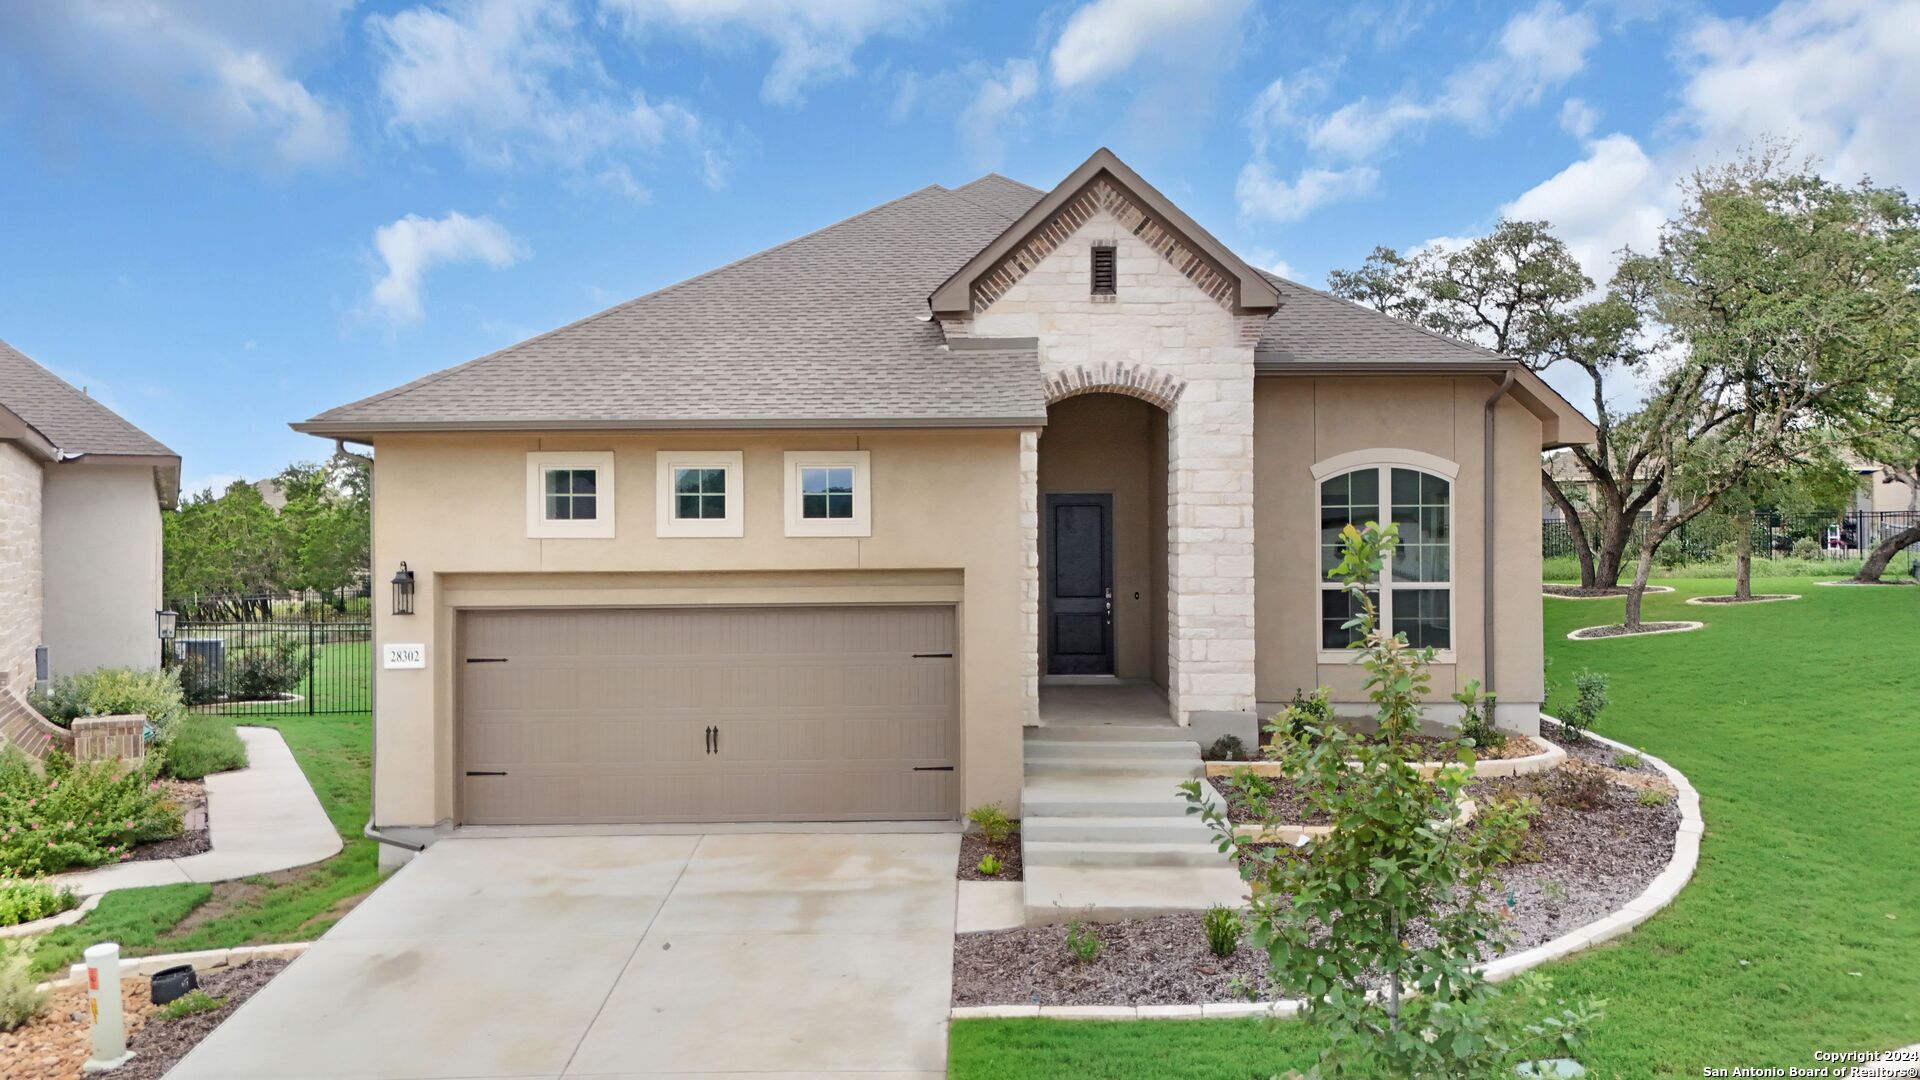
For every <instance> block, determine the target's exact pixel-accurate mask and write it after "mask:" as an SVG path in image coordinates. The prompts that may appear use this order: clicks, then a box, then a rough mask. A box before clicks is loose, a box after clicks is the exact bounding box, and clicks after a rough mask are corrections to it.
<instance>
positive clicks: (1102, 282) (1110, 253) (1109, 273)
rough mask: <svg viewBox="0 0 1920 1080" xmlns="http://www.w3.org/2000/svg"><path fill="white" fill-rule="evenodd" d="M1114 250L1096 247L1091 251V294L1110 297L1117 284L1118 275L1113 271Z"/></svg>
mask: <svg viewBox="0 0 1920 1080" xmlns="http://www.w3.org/2000/svg"><path fill="white" fill-rule="evenodd" d="M1114 255H1115V252H1114V249H1113V248H1110V247H1096V248H1094V249H1093V294H1094V295H1095V296H1112V295H1113V294H1114V292H1115V291H1116V289H1115V287H1116V285H1117V284H1118V275H1117V273H1116V272H1115V269H1114Z"/></svg>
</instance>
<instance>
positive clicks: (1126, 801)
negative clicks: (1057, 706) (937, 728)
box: [1020, 724, 1247, 926]
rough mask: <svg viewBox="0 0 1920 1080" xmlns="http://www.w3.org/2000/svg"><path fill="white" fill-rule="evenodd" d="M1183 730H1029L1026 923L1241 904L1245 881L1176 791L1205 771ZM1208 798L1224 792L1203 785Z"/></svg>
mask: <svg viewBox="0 0 1920 1080" xmlns="http://www.w3.org/2000/svg"><path fill="white" fill-rule="evenodd" d="M1183 734H1184V732H1182V731H1181V729H1179V728H1176V727H1173V726H1172V725H1166V726H1164V727H1157V728H1152V727H1142V726H1135V725H1119V724H1114V725H1098V726H1096V725H1086V726H1074V727H1040V728H1029V729H1028V730H1027V733H1026V769H1025V785H1024V788H1023V790H1022V794H1021V822H1020V843H1021V860H1022V862H1023V864H1024V866H1025V882H1024V892H1025V908H1026V921H1027V925H1029V926H1038V925H1044V924H1047V923H1060V922H1065V921H1067V920H1068V919H1080V920H1082V921H1085V922H1112V921H1115V920H1118V919H1132V918H1142V917H1145V916H1149V915H1164V914H1167V913H1169V912H1176V911H1199V910H1205V909H1206V908H1208V907H1210V906H1212V905H1214V904H1227V905H1230V906H1239V905H1241V904H1244V903H1245V902H1246V896H1247V890H1246V886H1245V885H1244V884H1243V883H1242V882H1241V880H1240V874H1239V872H1238V871H1237V870H1236V869H1234V866H1233V864H1232V862H1231V861H1229V860H1228V859H1227V857H1226V856H1225V855H1222V854H1221V853H1220V851H1219V849H1218V848H1217V847H1216V846H1215V841H1214V839H1213V834H1212V832H1211V831H1210V830H1209V829H1208V828H1207V827H1206V825H1205V824H1204V823H1203V822H1202V821H1201V820H1200V816H1199V815H1198V814H1189V813H1187V800H1186V798H1185V797H1184V796H1182V795H1181V793H1180V784H1181V783H1182V782H1184V781H1187V780H1198V779H1201V778H1202V777H1204V776H1205V769H1204V768H1203V767H1202V765H1201V763H1200V749H1199V747H1198V746H1196V745H1195V744H1194V743H1193V742H1192V741H1191V739H1181V738H1180V736H1181V735H1183ZM1201 792H1202V793H1203V794H1204V795H1205V796H1206V797H1207V799H1208V801H1209V802H1217V796H1215V795H1214V794H1213V791H1212V789H1211V788H1210V787H1207V786H1205V785H1204V784H1203V785H1202V787H1201Z"/></svg>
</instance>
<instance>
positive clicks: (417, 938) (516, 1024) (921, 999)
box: [168, 834, 959, 1080]
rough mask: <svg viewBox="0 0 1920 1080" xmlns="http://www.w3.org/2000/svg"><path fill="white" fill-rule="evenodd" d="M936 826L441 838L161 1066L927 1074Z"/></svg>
mask: <svg viewBox="0 0 1920 1080" xmlns="http://www.w3.org/2000/svg"><path fill="white" fill-rule="evenodd" d="M958 855H959V838H958V837H957V836H954V835H951V834H946V835H925V834H922V835H910V834H895V835H844V834H835V835H827V834H822V835H793V834H787V835H769V834H752V835H707V836H563V837H539V838H512V839H482V838H470V837H455V838H453V839H449V840H443V841H441V842H440V843H438V844H435V845H434V846H433V847H432V848H430V849H428V850H427V851H426V852H425V853H423V854H422V855H420V856H419V857H418V858H416V859H414V860H413V861H412V862H411V863H409V864H408V865H407V866H406V867H405V868H403V869H402V870H400V872H399V873H398V874H396V875H394V877H393V878H392V879H391V880H389V881H388V882H387V883H386V884H385V885H383V886H382V887H381V888H380V889H379V890H378V891H376V892H375V893H374V894H373V895H372V896H371V897H369V898H368V899H367V900H366V901H365V902H363V903H362V904H361V905H360V906H359V907H357V908H355V909H354V910H353V912H352V913H351V914H349V915H348V916H347V917H346V918H345V919H343V920H341V922H340V923H339V925H337V926H336V927H334V929H333V930H332V931H331V932H329V933H328V934H327V935H326V936H325V937H323V938H321V939H320V940H319V941H318V942H316V943H315V944H314V945H313V947H312V948H310V949H309V950H308V951H307V952H306V954H305V955H303V956H302V957H300V958H299V959H298V960H296V961H294V963H293V965H292V966H291V967H289V968H288V969H287V970H286V972H284V973H283V974H281V975H280V976H279V977H278V978H276V979H275V980H274V981H273V982H271V983H269V984H268V985H267V987H266V988H265V989H263V990H262V991H260V993H259V994H257V995H255V996H254V997H253V998H252V999H251V1000H250V1001H248V1002H247V1003H246V1004H245V1005H243V1006H241V1008H240V1009H239V1010H238V1011H237V1012H236V1013H235V1014H234V1015H233V1016H232V1017H231V1018H229V1019H228V1020H227V1021H226V1022H225V1023H224V1024H222V1025H221V1026H220V1027H219V1028H218V1029H216V1030H215V1031H214V1032H213V1034H212V1035H211V1036H209V1037H208V1038H207V1039H206V1041H204V1042H202V1043H201V1044H200V1045H199V1047H197V1048H196V1049H195V1050H194V1051H193V1052H192V1053H191V1054H189V1055H188V1056H187V1057H186V1059H185V1060H183V1061H182V1062H181V1063H180V1064H179V1065H178V1066H176V1067H175V1069H174V1071H173V1072H171V1073H169V1074H168V1075H169V1077H170V1078H172V1080H240V1078H246V1080H254V1078H257V1077H263V1076H293V1075H298V1076H301V1077H306V1078H314V1080H321V1078H328V1080H347V1078H353V1080H427V1078H434V1080H455V1078H459V1080H491V1078H500V1077H514V1078H518V1080H530V1078H547V1080H557V1078H559V1077H563V1076H565V1077H597V1078H599V1080H617V1078H621V1077H625V1078H630V1080H638V1078H641V1077H646V1078H649V1080H665V1078H668V1077H678V1078H681V1080H691V1078H695V1077H711V1076H718V1075H721V1074H753V1075H755V1076H756V1077H758V1078H759V1080H797V1078H800V1077H827V1076H841V1075H845V1074H859V1078H860V1080H905V1078H909V1077H913V1078H923V1080H927V1078H933V1077H939V1076H943V1075H945V1071H946V1057H947V1030H946V1029H947V1013H948V1007H949V1003H950V1001H951V990H950V984H951V981H952V964H953V952H952V950H953V924H954V884H955V883H954V863H955V861H956V859H957V858H958Z"/></svg>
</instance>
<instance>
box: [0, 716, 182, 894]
mask: <svg viewBox="0 0 1920 1080" xmlns="http://www.w3.org/2000/svg"><path fill="white" fill-rule="evenodd" d="M158 770H159V761H158V760H157V759H150V760H148V761H146V762H144V763H142V765H141V766H140V767H138V768H134V769H126V768H124V767H123V766H122V765H121V764H120V763H119V762H116V761H93V762H86V763H83V764H76V763H75V762H74V761H73V760H72V759H71V758H69V757H67V756H66V755H65V754H59V753H55V754H49V755H47V760H46V762H45V765H44V771H43V769H41V768H36V767H35V766H34V764H33V762H32V761H31V760H30V759H28V757H27V756H26V755H25V754H23V753H21V752H20V751H19V749H18V748H16V747H8V748H7V749H6V750H5V751H0V874H5V875H8V876H17V877H34V876H37V875H40V874H53V873H58V872H60V871H62V870H67V869H71V868H73V867H80V866H98V865H100V864H102V863H109V862H114V861H115V860H118V859H124V858H126V857H127V852H128V850H129V849H131V848H132V847H133V845H135V844H138V843H143V842H145V841H148V840H160V839H164V838H166V837H169V836H178V835H179V834H180V815H179V813H178V812H177V811H176V810H175V809H174V808H173V807H172V805H171V804H169V803H168V801H167V798H166V795H165V793H164V792H162V791H161V790H160V781H159V780H157V779H155V776H156V774H157V773H158Z"/></svg>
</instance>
